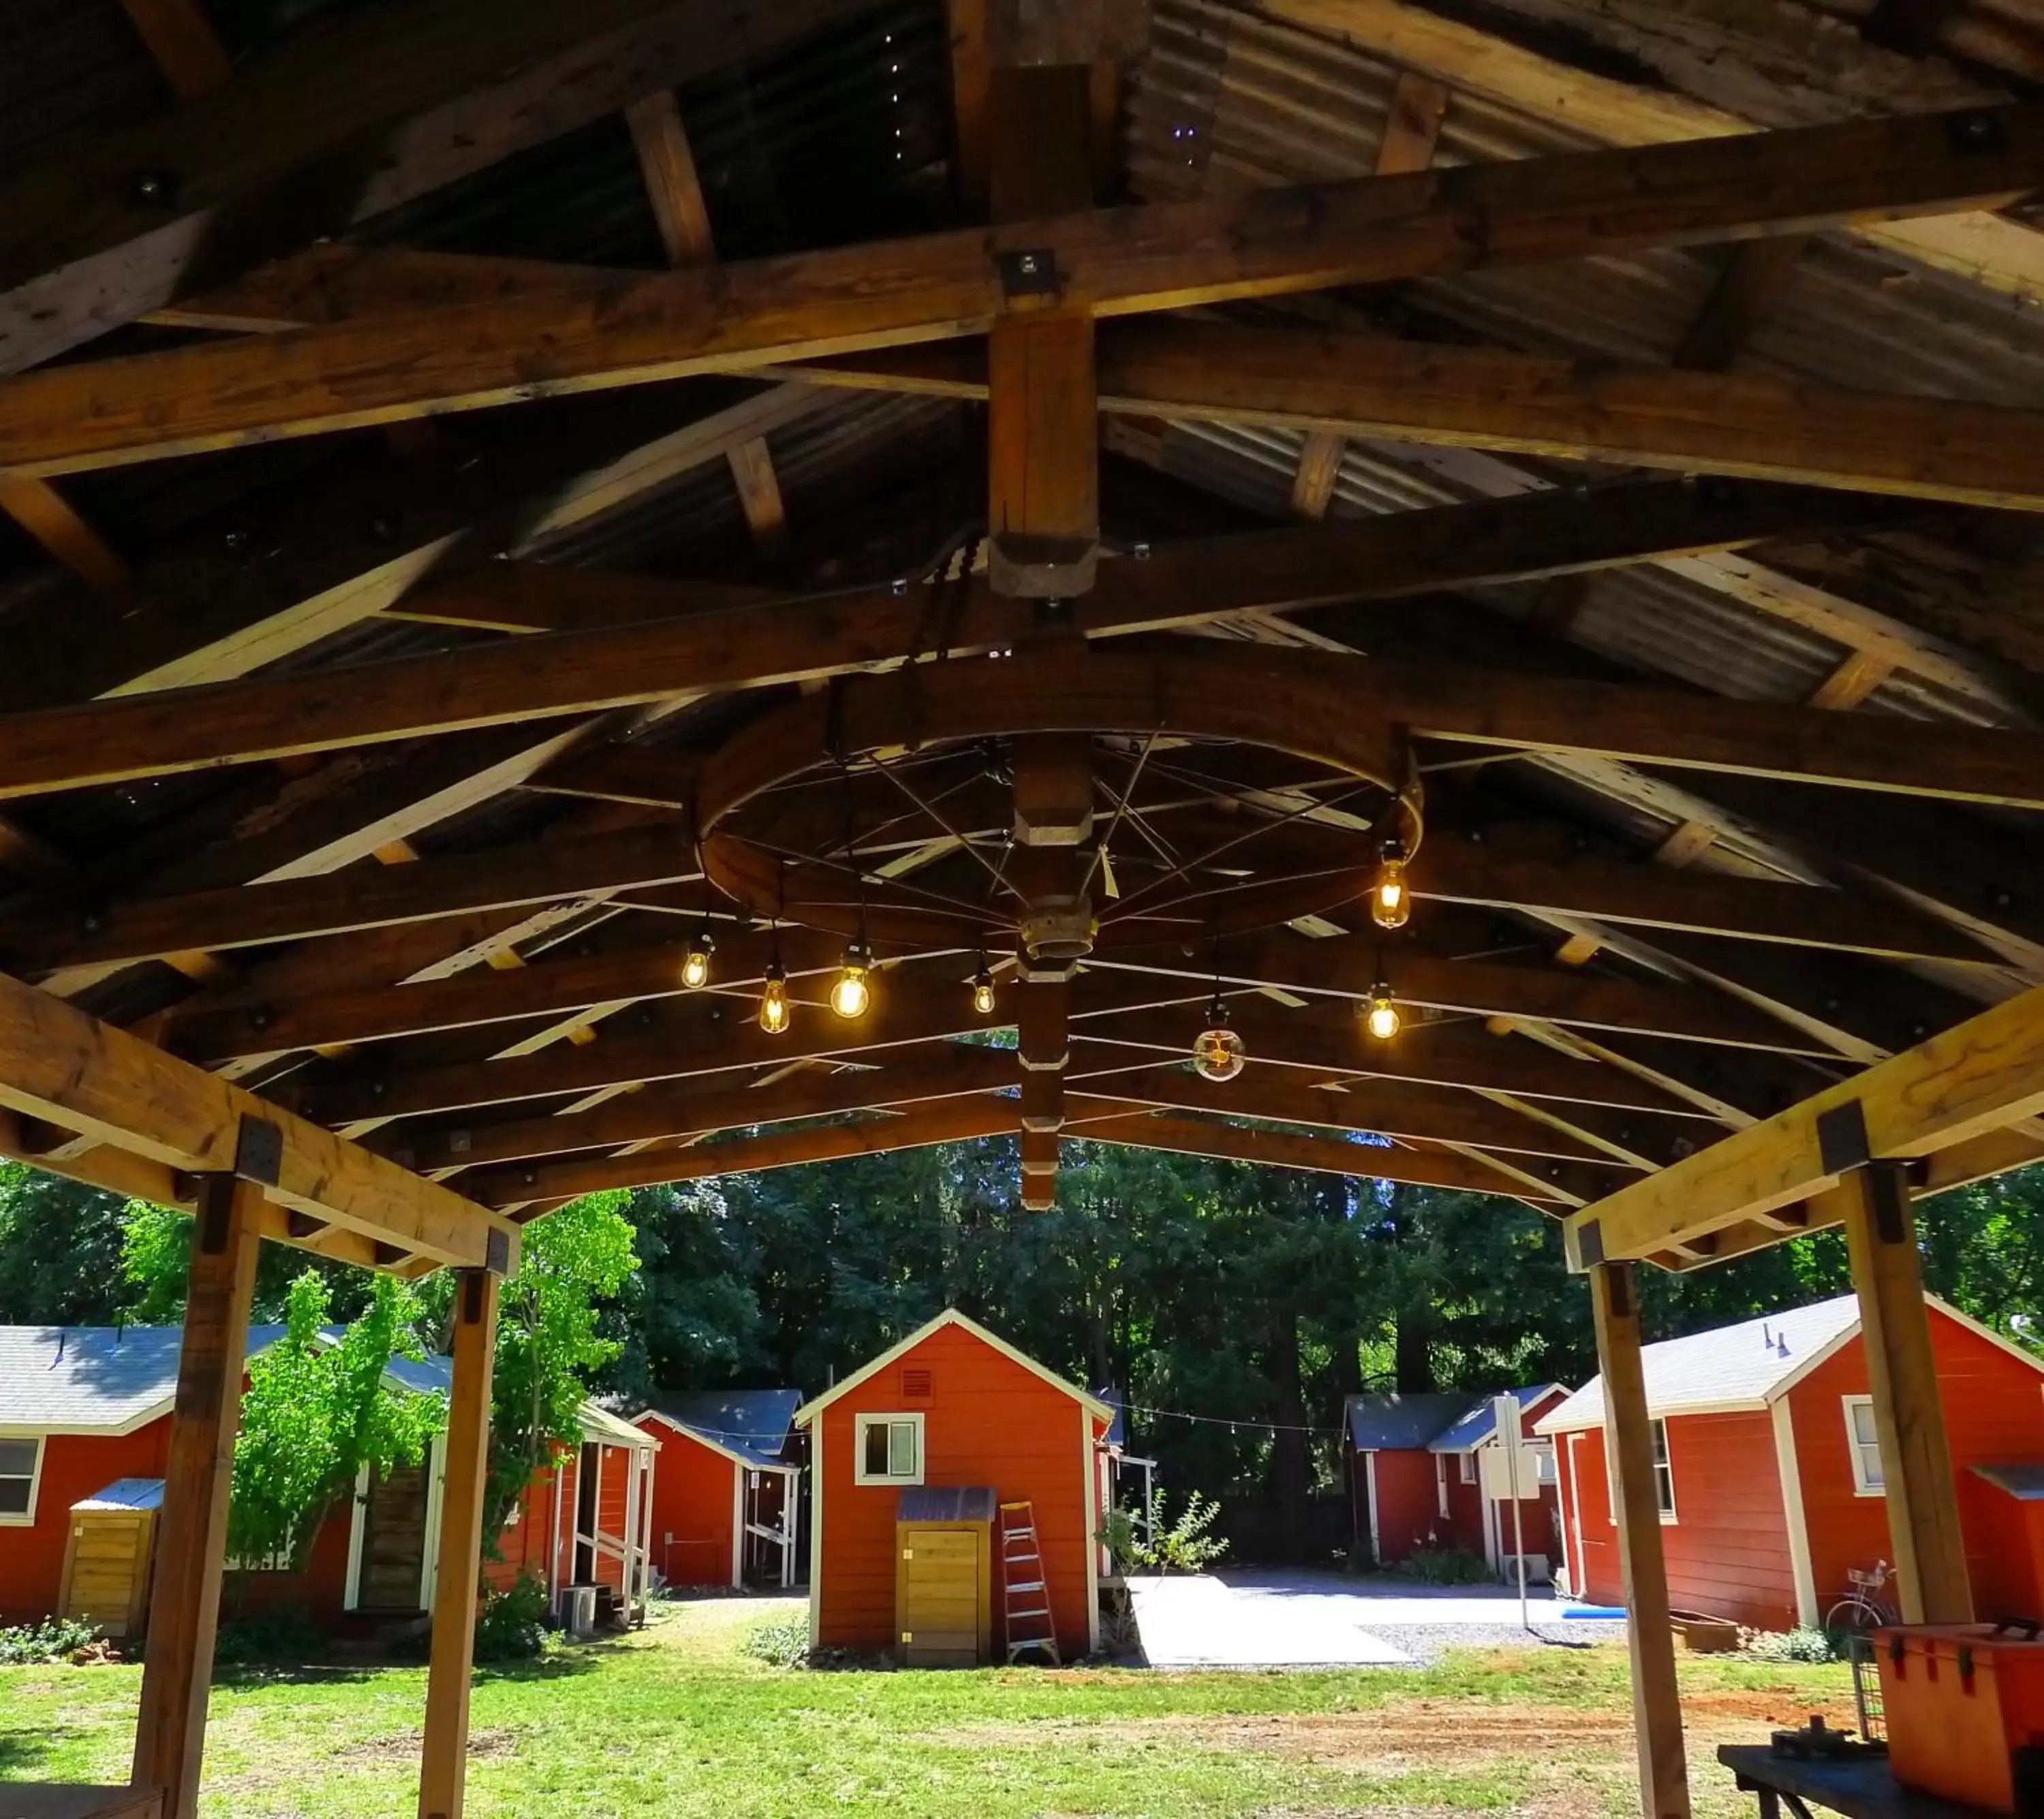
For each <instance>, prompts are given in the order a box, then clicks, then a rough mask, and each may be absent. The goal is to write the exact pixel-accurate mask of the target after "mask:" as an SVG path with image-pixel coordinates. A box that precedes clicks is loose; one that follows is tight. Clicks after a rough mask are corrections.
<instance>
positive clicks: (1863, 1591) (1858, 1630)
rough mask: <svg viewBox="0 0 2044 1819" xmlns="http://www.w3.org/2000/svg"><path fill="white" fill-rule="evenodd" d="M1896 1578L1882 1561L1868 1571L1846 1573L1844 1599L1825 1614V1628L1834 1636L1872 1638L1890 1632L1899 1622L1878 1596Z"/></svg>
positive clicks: (1858, 1568) (1868, 1568)
mask: <svg viewBox="0 0 2044 1819" xmlns="http://www.w3.org/2000/svg"><path fill="white" fill-rule="evenodd" d="M1894 1576H1895V1575H1894V1573H1893V1571H1892V1570H1891V1569H1890V1568H1889V1566H1888V1562H1887V1561H1885V1560H1876V1561H1875V1562H1874V1563H1873V1565H1872V1566H1871V1567H1848V1568H1846V1595H1845V1596H1844V1597H1843V1598H1840V1599H1839V1600H1838V1602H1837V1603H1836V1604H1835V1605H1833V1606H1831V1609H1830V1610H1827V1612H1825V1614H1824V1628H1825V1629H1826V1630H1827V1632H1829V1633H1831V1634H1832V1635H1834V1636H1838V1635H1843V1636H1846V1637H1853V1636H1871V1635H1872V1634H1873V1633H1874V1631H1875V1630H1877V1629H1889V1628H1891V1627H1892V1625H1894V1624H1895V1623H1896V1622H1897V1621H1899V1619H1898V1618H1897V1617H1896V1613H1895V1612H1894V1611H1893V1610H1892V1609H1890V1608H1889V1606H1888V1603H1887V1602H1886V1601H1885V1599H1884V1598H1882V1597H1881V1593H1882V1592H1883V1591H1885V1590H1886V1589H1887V1586H1888V1581H1889V1580H1890V1579H1892V1578H1893V1577H1894Z"/></svg>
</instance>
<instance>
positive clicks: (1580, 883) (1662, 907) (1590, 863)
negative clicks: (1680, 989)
mask: <svg viewBox="0 0 2044 1819" xmlns="http://www.w3.org/2000/svg"><path fill="white" fill-rule="evenodd" d="M1412 894H1413V895H1414V896H1415V897H1416V898H1418V899H1420V900H1422V901H1427V900H1431V901H1434V902H1438V903H1455V904H1473V905H1475V906H1477V907H1479V908H1497V909H1527V910H1533V911H1546V912H1551V913H1553V914H1555V915H1583V916H1591V917H1594V918H1595V919H1596V920H1598V921H1600V922H1606V923H1616V924H1619V925H1621V926H1636V927H1642V928H1645V929H1649V930H1663V929H1667V930H1678V931H1686V932H1689V933H1694V934H1719V935H1734V936H1737V937H1738V938H1740V939H1741V940H1742V941H1748V942H1772V943H1777V944H1782V945H1786V946H1797V947H1817V948H1823V949H1827V950H1846V951H1847V952H1851V953H1858V954H1873V955H1875V956H1877V957H1881V958H1887V959H1910V958H1915V959H1931V958H1939V959H1946V960H1970V961H1984V960H1986V959H1987V958H1988V954H1987V952H1986V950H1984V949H1983V948H1982V947H1981V945H1980V944H1979V943H1978V942H1976V941H1973V940H1972V939H1971V938H1969V937H1968V936H1966V935H1965V934H1961V933H1960V932H1959V931H1956V930H1952V929H1948V928H1943V927H1939V926H1938V923H1936V922H1935V921H1934V920H1933V919H1931V918H1930V917H1928V916H1926V915H1919V914H1916V913H1915V912H1912V911H1908V910H1903V909H1898V908H1896V907H1895V906H1893V905H1892V904H1885V903H1882V902H1881V901H1880V900H1877V899H1873V898H1871V897H1863V896H1858V895H1857V894H1855V893H1854V892H1846V891H1842V890H1831V889H1827V888H1822V887H1819V886H1817V885H1799V884H1791V883H1788V882H1786V881H1783V882H1781V883H1777V882H1775V881H1773V880H1771V879H1764V878H1746V877H1736V876H1735V875H1733V874H1731V873H1715V872H1702V871H1695V870H1689V871H1683V872H1680V873H1677V872H1674V871H1671V870H1669V869H1666V868H1663V867H1657V866H1653V865H1627V864H1626V863H1624V862H1622V861H1619V860H1612V859H1596V858H1577V859H1567V860H1563V859H1550V858H1520V857H1519V856H1517V855H1516V854H1508V853H1504V852H1499V851H1494V850H1489V847H1488V845H1487V844H1484V845H1479V844H1477V842H1473V841H1470V840H1469V839H1465V838H1463V837H1461V836H1458V835H1454V834H1442V835H1435V836H1433V837H1432V838H1431V839H1428V841H1427V844H1426V846H1425V847H1424V848H1423V850H1422V854H1421V856H1420V858H1419V859H1418V860H1416V861H1415V862H1414V864H1413V866H1412ZM1647 938H1648V939H1649V940H1652V939H1654V936H1653V935H1651V934H1650V935H1649V936H1648V937H1647Z"/></svg>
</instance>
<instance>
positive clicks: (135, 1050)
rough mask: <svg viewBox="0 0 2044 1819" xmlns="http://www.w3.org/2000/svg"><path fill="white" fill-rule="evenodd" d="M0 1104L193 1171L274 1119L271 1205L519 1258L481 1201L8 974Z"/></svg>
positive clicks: (472, 1260) (410, 1238) (421, 1245)
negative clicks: (493, 1243)
mask: <svg viewBox="0 0 2044 1819" xmlns="http://www.w3.org/2000/svg"><path fill="white" fill-rule="evenodd" d="M0 1105H4V1106H6V1107H7V1108H9V1109H10V1110H11V1111H14V1112H17V1113H18V1114H20V1115H22V1116H25V1117H29V1118H39V1119H45V1120H47V1121H48V1122H50V1123H52V1124H55V1125H56V1126H60V1128H62V1129H64V1130H75V1131H80V1132H83V1134H86V1136H88V1137H90V1138H94V1139H95V1140H97V1141H98V1142H102V1143H106V1144H108V1145H110V1146H113V1148H115V1149H120V1150H125V1151H127V1152H129V1153H133V1154H136V1155H139V1156H141V1157H144V1158H146V1159H148V1160H149V1161H155V1162H159V1163H163V1164H167V1165H169V1166H170V1167H171V1168H174V1169H185V1170H187V1171H190V1172H193V1173H197V1174H217V1173H224V1172H233V1171H234V1170H235V1169H236V1155H237V1146H238V1145H239V1144H240V1140H241V1135H242V1131H243V1129H244V1123H255V1124H262V1125H266V1126H268V1127H269V1128H270V1129H271V1130H274V1131H275V1133H276V1138H275V1149H276V1150H277V1159H276V1161H275V1164H274V1165H269V1164H267V1163H266V1164H265V1165H263V1167H262V1168H261V1169H259V1172H260V1174H261V1175H262V1176H263V1192H264V1193H265V1195H267V1198H268V1199H271V1201H273V1202H275V1203H276V1204H277V1205H279V1206H280V1207H289V1208H294V1209H295V1210H297V1211H302V1212H307V1213H310V1214H312V1215H314V1216H315V1217H317V1218H321V1219H325V1220H327V1221H329V1222H332V1223H336V1224H339V1225H342V1226H347V1227H348V1228H349V1229H351V1230H355V1231H357V1232H359V1233H361V1234H363V1235H364V1236H366V1237H367V1238H372V1239H376V1240H380V1241H383V1242H385V1243H386V1244H391V1245H398V1246H399V1247H400V1248H401V1249H402V1250H403V1251H404V1252H405V1253H418V1254H421V1255H424V1256H426V1257H432V1258H433V1259H434V1260H436V1261H439V1262H443V1263H458V1264H475V1265H480V1264H482V1263H483V1262H485V1261H486V1260H487V1259H488V1257H489V1254H490V1239H491V1237H492V1234H496V1237H497V1238H498V1241H499V1243H500V1244H501V1243H504V1242H508V1243H509V1245H510V1249H509V1252H508V1253H501V1255H500V1257H499V1259H498V1261H501V1262H505V1263H506V1264H507V1265H508V1263H509V1262H510V1261H515V1259H516V1257H517V1239H516V1234H514V1233H513V1232H512V1231H511V1230H510V1228H509V1226H506V1225H505V1222H503V1221H501V1220H500V1219H496V1218H492V1217H491V1216H490V1215H489V1214H488V1213H486V1211H484V1210H483V1209H482V1207H478V1206H477V1205H475V1204H474V1203H473V1202H471V1201H469V1200H467V1199H463V1198H462V1197H461V1196H460V1195H456V1194H453V1193H451V1192H448V1190H447V1189H446V1188H440V1187H438V1186H436V1185H435V1184H433V1183H432V1182H430V1181H425V1180H421V1179H420V1178H419V1177H418V1176H416V1175H413V1174H412V1173H411V1172H409V1171H408V1170H405V1169H401V1168H399V1167H398V1165H396V1164H394V1163H393V1162H390V1161H386V1160H385V1159H384V1158H383V1157H380V1156H374V1155H371V1153H369V1152H368V1151H367V1150H366V1149H362V1148H360V1147H359V1146H357V1145H355V1144H352V1143H350V1142H346V1141H345V1140H344V1139H343V1138H338V1137H336V1136H335V1135H334V1134H332V1132H331V1131H328V1130H322V1129H321V1128H320V1127H319V1126H317V1125H315V1124H312V1123H309V1122H307V1121H306V1120H305V1119H302V1118H299V1117H298V1116H296V1115H294V1114H293V1113H291V1112H290V1111H286V1110H285V1109H284V1108H283V1107H280V1106H279V1105H276V1104H275V1103H272V1102H271V1101H269V1100H267V1099H258V1098H257V1097H256V1096H255V1095H254V1094H252V1093H248V1092H243V1091H242V1090H241V1088H239V1087H236V1086H233V1085H231V1084H229V1082H227V1081H225V1080H220V1079H218V1078H217V1077H216V1076H213V1075H212V1074H209V1073H205V1072H203V1071H202V1070H201V1069H198V1068H195V1067H194V1066H192V1065H190V1063H189V1062H186V1061H178V1060H176V1059H175V1058H174V1057H171V1056H169V1055H167V1054H165V1053H163V1051H162V1050H160V1049H158V1048H156V1047H155V1046H152V1044H150V1043H148V1042H143V1041H142V1040H140V1038H137V1037H135V1036H131V1035H129V1034H127V1032H126V1031H125V1030H119V1029H115V1028H113V1027H111V1026H109V1025H107V1024H104V1023H99V1022H98V1021H97V1020H96V1019H93V1018H91V1017H89V1016H87V1015H86V1014H85V1013H84V1012H83V1011H79V1010H77V1009H75V1008H74V1007H72V1006H71V1005H69V1004H65V1003H63V1000H60V999H56V998H52V997H51V996H49V995H48V993H46V992H38V991H37V990H35V989H34V988H33V987H31V986H27V985H23V984H20V983H19V982H17V980H12V979H9V978H6V977H5V976H4V975H0ZM245 1160H246V1158H244V1161H245ZM251 1166H253V1165H251ZM271 1172H274V1173H275V1177H276V1179H275V1180H274V1181H272V1180H269V1179H268V1176H269V1175H270V1173H271Z"/></svg>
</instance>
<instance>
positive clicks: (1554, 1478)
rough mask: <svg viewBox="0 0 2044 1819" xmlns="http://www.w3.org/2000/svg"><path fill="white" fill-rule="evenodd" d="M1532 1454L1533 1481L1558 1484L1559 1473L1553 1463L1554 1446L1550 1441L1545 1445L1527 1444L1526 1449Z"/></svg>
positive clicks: (1559, 1479) (1559, 1480)
mask: <svg viewBox="0 0 2044 1819" xmlns="http://www.w3.org/2000/svg"><path fill="white" fill-rule="evenodd" d="M1526 1450H1527V1452H1528V1453H1531V1454H1532V1456H1533V1482H1534V1483H1535V1484H1558V1483H1560V1482H1561V1473H1560V1472H1559V1471H1558V1469H1557V1468H1556V1466H1555V1464H1554V1445H1553V1443H1552V1442H1551V1441H1550V1442H1549V1443H1548V1444H1546V1445H1535V1446H1529V1447H1528V1448H1527V1449H1526Z"/></svg>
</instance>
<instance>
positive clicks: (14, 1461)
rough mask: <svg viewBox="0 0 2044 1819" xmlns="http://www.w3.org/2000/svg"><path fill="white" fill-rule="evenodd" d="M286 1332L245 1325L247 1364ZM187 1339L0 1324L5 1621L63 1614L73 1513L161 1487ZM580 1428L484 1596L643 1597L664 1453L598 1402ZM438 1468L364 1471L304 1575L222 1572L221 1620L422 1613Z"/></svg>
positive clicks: (536, 1484)
mask: <svg viewBox="0 0 2044 1819" xmlns="http://www.w3.org/2000/svg"><path fill="white" fill-rule="evenodd" d="M283 1331H284V1329H283V1328H282V1327H281V1326H255V1327H252V1328H251V1329H250V1331H249V1335H248V1356H249V1357H251V1358H253V1357H255V1356H256V1354H258V1353H260V1352H262V1351H263V1350H264V1349H266V1348H267V1347H268V1346H269V1345H272V1344H274V1343H275V1341H277V1340H278V1339H279V1338H281V1337H282V1335H283ZM182 1344H183V1329H182V1328H179V1327H176V1326H127V1327H114V1326H0V1622H7V1623H12V1622H25V1621H36V1620H38V1619H40V1618H43V1617H45V1616H48V1615H49V1614H52V1612H55V1611H56V1610H58V1609H59V1608H60V1602H61V1594H62V1591H63V1583H64V1582H63V1564H64V1555H65V1546H66V1543H67V1541H68V1540H69V1539H70V1538H71V1531H72V1529H73V1527H74V1525H75V1523H74V1518H73V1511H74V1510H75V1509H77V1508H78V1507H79V1506H81V1505H86V1504H89V1503H90V1502H93V1500H94V1499H96V1498H98V1497H99V1496H100V1495H101V1494H102V1492H104V1491H107V1490H109V1488H111V1487H114V1486H115V1485H117V1484H122V1483H125V1484H126V1485H127V1486H128V1487H129V1491H128V1492H127V1493H126V1494H127V1495H129V1496H130V1497H132V1496H133V1495H136V1494H137V1489H138V1487H144V1486H148V1485H151V1484H155V1483H160V1481H161V1479H162V1477H163V1471H164V1468H165V1465H166V1464H167V1460H168V1456H169V1449H170V1433H171V1404H172V1403H173V1401H174V1399H175V1394H176V1388H177V1374H178V1356H179V1349H180V1347H181V1345H182ZM387 1376H388V1377H389V1379H390V1382H391V1383H393V1385H394V1387H398V1388H401V1389H405V1390H409V1391H413V1392H414V1393H427V1392H430V1391H445V1390H446V1388H447V1387H448V1382H449V1380H450V1360H448V1359H446V1358H428V1359H425V1360H417V1361H415V1360H409V1359H402V1358H397V1359H393V1360H391V1362H390V1368H389V1371H388V1372H387ZM582 1434H583V1438H582V1445H581V1446H580V1447H579V1448H578V1449H563V1453H562V1454H561V1455H560V1456H559V1458H558V1459H557V1460H555V1464H554V1466H553V1467H552V1468H550V1469H548V1470H546V1471H543V1472H540V1473H538V1474H536V1475H535V1476H534V1478H533V1479H532V1483H530V1484H529V1485H528V1487H526V1491H525V1493H524V1496H523V1497H522V1498H521V1499H520V1500H519V1502H517V1505H515V1506H513V1510H512V1512H511V1515H510V1517H509V1520H508V1521H507V1522H506V1523H505V1528H504V1530H503V1533H501V1535H500V1536H499V1537H498V1542H497V1550H496V1551H497V1554H498V1557H497V1558H495V1559H486V1560H485V1562H484V1565H483V1576H484V1578H485V1579H486V1580H487V1581H488V1582H489V1583H491V1584H494V1585H497V1586H499V1587H503V1586H508V1585H509V1584H510V1583H513V1581H514V1580H515V1579H517V1576H518V1575H519V1574H520V1573H521V1571H528V1572H530V1573H531V1574H532V1575H533V1576H534V1577H536V1578H537V1579H540V1581H541V1582H542V1583H544V1584H545V1585H546V1587H547V1588H548V1593H549V1595H550V1597H551V1598H553V1599H555V1601H556V1602H558V1599H559V1593H560V1589H561V1587H563V1586H564V1585H566V1584H567V1583H571V1582H572V1581H574V1580H576V1579H591V1580H594V1582H595V1583H600V1584H605V1585H608V1586H609V1587H611V1588H612V1590H613V1594H614V1595H617V1597H619V1598H621V1596H622V1593H623V1588H624V1584H625V1583H626V1579H627V1576H628V1574H629V1576H630V1579H631V1581H632V1584H633V1586H634V1587H635V1588H637V1589H639V1590H641V1591H643V1589H644V1586H645V1583H646V1581H647V1560H646V1542H645V1529H644V1497H643V1495H642V1494H641V1493H642V1490H643V1488H644V1486H645V1485H646V1484H647V1483H648V1482H649V1481H650V1479H651V1473H652V1459H653V1456H654V1454H655V1453H656V1452H657V1451H658V1450H659V1444H658V1442H657V1441H656V1440H655V1439H654V1438H653V1437H651V1436H650V1435H647V1434H645V1433H641V1432H640V1431H639V1430H638V1429H636V1428H633V1427H632V1426H629V1425H628V1423H626V1422H621V1421H619V1420H618V1419H617V1418H616V1417H614V1416H613V1415H610V1414H606V1413H605V1411H604V1410H602V1409H601V1408H598V1407H597V1406H596V1405H595V1404H594V1403H584V1404H583V1406H582ZM443 1469H444V1468H443V1461H442V1458H441V1453H440V1443H439V1442H438V1441H435V1443H434V1445H433V1446H432V1450H431V1452H430V1453H429V1454H428V1457H427V1459H426V1460H425V1461H423V1462H422V1463H421V1464H419V1465H417V1466H413V1467H409V1468H398V1470H396V1471H394V1472H391V1473H390V1476H388V1477H387V1478H384V1479H376V1480H372V1479H371V1476H370V1475H369V1474H368V1473H367V1472H364V1473H363V1476H362V1477H361V1478H360V1479H358V1480H357V1482H356V1485H355V1495H354V1496H353V1497H352V1499H347V1500H344V1502H340V1503H337V1504H336V1506H335V1507H334V1509H333V1510H332V1512H331V1513H330V1514H328V1517H327V1518H326V1519H325V1521H324V1522H322V1523H321V1526H320V1529H319V1532H318V1533H317V1536H316V1537H315V1538H314V1540H313V1546H312V1552H311V1554H310V1556H309V1558H308V1559H307V1561H306V1563H305V1568H304V1570H303V1571H300V1572H296V1573H286V1572H276V1571H268V1570H267V1569H265V1568H263V1567H261V1566H259V1565H256V1564H247V1565H244V1566H241V1567H240V1568H236V1569H235V1570H233V1571H232V1573H231V1586H230V1590H229V1610H230V1612H232V1610H235V1609H237V1608H238V1609H244V1610H246V1609H269V1608H273V1607H275V1606H281V1605H291V1606H299V1607H302V1608H303V1609H305V1610H307V1611H308V1612H309V1613H310V1614H312V1615H313V1617H314V1618H316V1619H319V1620H321V1621H326V1622H329V1623H339V1622H340V1621H343V1620H344V1619H345V1618H348V1616H349V1615H350V1614H355V1613H359V1614H361V1615H362V1616H363V1617H364V1618H372V1617H375V1618H381V1617H412V1616H417V1615H418V1614H421V1613H423V1612H425V1610H428V1609H430V1608H431V1605H432V1588H433V1584H434V1582H435V1579H436V1574H437V1571H438V1564H439V1562H438V1555H439V1541H440V1522H439V1513H440V1497H439V1492H440V1479H441V1477H442V1476H443ZM232 1566H233V1563H230V1567H232Z"/></svg>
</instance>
